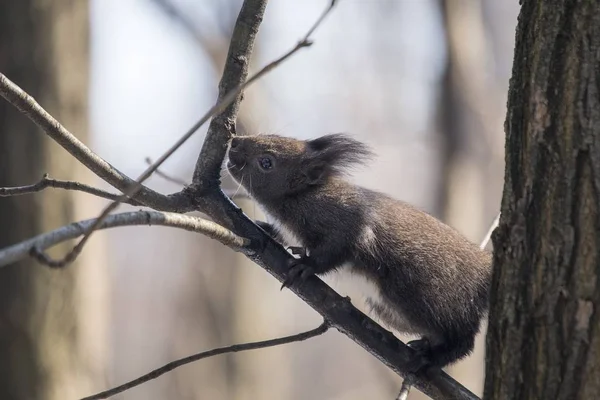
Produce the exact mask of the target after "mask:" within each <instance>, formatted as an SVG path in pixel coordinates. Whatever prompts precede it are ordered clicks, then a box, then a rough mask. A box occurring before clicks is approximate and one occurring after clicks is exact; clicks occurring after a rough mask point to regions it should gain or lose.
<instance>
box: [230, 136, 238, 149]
mask: <svg viewBox="0 0 600 400" xmlns="http://www.w3.org/2000/svg"><path fill="white" fill-rule="evenodd" d="M239 144H240V139H238V138H236V137H234V138H233V139H231V148H232V149H235V148H236V147H237V146H238V145H239Z"/></svg>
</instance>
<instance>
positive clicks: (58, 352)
mask: <svg viewBox="0 0 600 400" xmlns="http://www.w3.org/2000/svg"><path fill="white" fill-rule="evenodd" d="M0 71H2V72H3V73H4V74H6V75H7V76H8V77H9V78H10V79H12V80H14V81H15V82H16V83H17V84H18V85H20V86H21V87H23V89H24V90H26V91H28V92H29V93H30V94H31V95H33V96H34V97H35V98H36V100H38V101H39V102H40V103H41V104H42V105H43V106H45V107H46V108H47V109H48V111H49V112H50V113H52V114H53V115H54V116H55V117H56V118H57V119H58V120H60V121H61V122H63V123H64V124H65V125H66V126H67V127H68V128H69V129H70V130H72V131H73V132H74V133H76V134H77V135H83V134H85V133H86V131H87V116H86V115H87V104H88V103H87V85H88V3H87V1H84V0H54V1H44V0H18V1H12V0H2V1H0ZM79 138H80V139H83V140H84V141H85V139H86V137H85V136H79ZM82 168H83V167H80V166H79V165H78V164H77V162H75V160H74V158H73V157H71V156H70V155H69V154H68V153H66V152H65V151H63V150H62V149H61V148H60V147H59V146H58V145H56V144H54V143H53V142H51V141H50V140H49V139H48V138H47V137H46V136H45V134H44V133H43V132H41V131H40V130H39V129H38V128H37V127H36V126H35V125H34V124H33V123H32V122H31V121H29V120H28V119H27V118H25V117H24V116H22V115H21V114H19V112H18V111H16V110H15V109H14V108H13V107H12V106H10V105H9V104H8V103H6V102H4V101H3V100H2V101H0V186H16V185H25V184H31V183H34V182H36V181H38V180H39V179H40V178H41V177H42V175H43V174H44V173H46V172H48V173H51V174H53V175H54V176H56V177H59V178H61V179H81V178H82V177H83V175H84V174H85V173H82V171H81V169H82ZM77 196H79V195H76V194H73V193H70V192H67V191H59V190H54V191H45V192H43V193H39V194H33V195H26V196H19V197H10V198H0V247H4V246H7V245H10V244H13V243H16V242H18V241H21V240H24V239H26V238H28V237H30V236H33V235H36V234H39V233H41V232H42V231H46V230H49V229H52V228H56V227H59V226H61V225H64V224H67V223H70V222H72V221H73V220H74V219H75V218H77V217H78V215H79V211H80V209H79V208H78V205H77V202H76V201H75V199H76V198H77ZM92 242H94V240H92ZM97 243H98V242H97V241H96V243H94V244H93V245H92V246H91V247H90V248H88V249H86V251H84V255H83V257H81V258H80V260H79V261H78V262H77V263H75V264H73V265H70V266H69V267H68V268H66V269H64V270H50V269H48V268H46V267H43V266H41V265H39V264H38V263H36V262H35V261H32V260H24V261H21V262H19V263H17V264H14V265H11V266H8V267H5V268H3V269H1V270H0V399H3V400H12V399H27V400H35V399H66V398H74V397H76V396H77V397H80V396H83V395H86V394H90V391H93V390H97V389H98V386H97V385H96V384H95V383H96V380H97V379H98V378H99V377H101V374H102V373H103V370H102V368H101V365H102V363H103V358H102V357H103V354H105V350H106V349H104V348H102V346H103V344H104V343H105V337H104V336H103V335H104V329H105V326H104V325H103V322H104V318H105V316H106V315H105V310H106V308H105V304H104V303H102V302H99V300H101V299H103V298H104V295H103V293H104V292H103V288H104V286H103V283H104V280H103V279H104V278H105V275H103V274H100V275H94V274H96V273H97V272H98V271H97V270H94V269H93V268H91V265H92V264H93V263H92V264H90V263H88V262H87V261H84V260H89V259H90V250H92V249H93V248H94V247H95V246H96V245H97ZM58 250H59V251H58V252H53V253H52V254H53V255H55V256H56V255H61V254H64V252H65V251H66V250H67V247H66V246H63V247H62V248H59V249H58ZM95 258H96V257H95ZM90 282H93V283H91V284H90Z"/></svg>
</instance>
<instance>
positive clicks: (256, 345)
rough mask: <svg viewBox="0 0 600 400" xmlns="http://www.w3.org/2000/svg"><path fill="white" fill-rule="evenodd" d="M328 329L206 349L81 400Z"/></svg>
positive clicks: (125, 388) (297, 340)
mask: <svg viewBox="0 0 600 400" xmlns="http://www.w3.org/2000/svg"><path fill="white" fill-rule="evenodd" d="M328 329H329V324H328V323H327V322H326V321H325V322H323V323H322V324H321V325H320V326H319V327H317V328H315V329H312V330H310V331H306V332H302V333H297V334H295V335H291V336H285V337H282V338H277V339H271V340H265V341H262V342H252V343H244V344H235V345H233V346H228V347H221V348H218V349H213V350H209V351H205V352H202V353H197V354H194V355H191V356H189V357H185V358H181V359H179V360H176V361H172V362H170V363H168V364H166V365H164V366H162V367H160V368H158V369H155V370H153V371H151V372H149V373H147V374H146V375H143V376H140V377H139V378H137V379H134V380H132V381H130V382H127V383H125V384H123V385H121V386H117V387H116V388H113V389H110V390H107V391H104V392H101V393H98V394H95V395H93V396H89V397H84V398H83V399H81V400H97V399H106V398H109V397H111V396H114V395H115V394H118V393H122V392H124V391H126V390H128V389H131V388H133V387H136V386H138V385H141V384H142V383H145V382H148V381H150V380H152V379H156V378H158V377H159V376H161V375H163V374H165V373H167V372H169V371H172V370H174V369H175V368H178V367H181V366H182V365H186V364H189V363H192V362H195V361H198V360H202V359H204V358H208V357H213V356H217V355H220V354H225V353H237V352H240V351H247V350H256V349H264V348H266V347H274V346H280V345H282V344H288V343H293V342H300V341H303V340H307V339H310V338H313V337H316V336H319V335H322V334H324V333H325V332H327V330H328Z"/></svg>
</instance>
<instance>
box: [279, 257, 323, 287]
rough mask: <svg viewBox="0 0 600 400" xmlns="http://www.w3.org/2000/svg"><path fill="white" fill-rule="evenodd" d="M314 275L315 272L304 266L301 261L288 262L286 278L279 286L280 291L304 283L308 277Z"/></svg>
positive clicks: (308, 266)
mask: <svg viewBox="0 0 600 400" xmlns="http://www.w3.org/2000/svg"><path fill="white" fill-rule="evenodd" d="M314 274H315V270H314V268H313V267H311V266H310V265H307V264H305V263H304V262H302V260H298V259H296V260H293V261H291V262H290V269H289V271H288V273H287V278H286V280H285V281H283V284H282V285H281V290H283V288H285V287H290V286H292V285H294V284H296V283H302V282H304V281H306V279H308V278H309V277H310V276H312V275H314Z"/></svg>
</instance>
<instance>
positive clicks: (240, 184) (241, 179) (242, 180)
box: [230, 175, 244, 199]
mask: <svg viewBox="0 0 600 400" xmlns="http://www.w3.org/2000/svg"><path fill="white" fill-rule="evenodd" d="M242 182H244V176H243V175H242V177H241V178H240V183H239V185H238V187H237V189H236V190H235V192H233V194H232V195H231V196H230V197H231V198H232V199H233V198H235V196H236V195H237V194H238V192H239V191H240V189H241V187H242Z"/></svg>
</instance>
